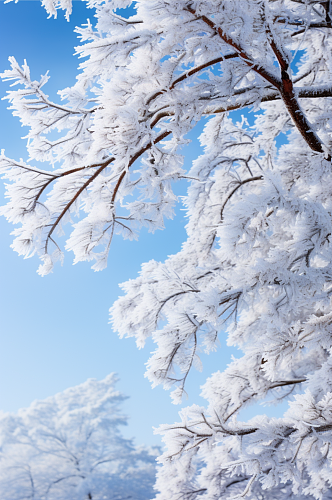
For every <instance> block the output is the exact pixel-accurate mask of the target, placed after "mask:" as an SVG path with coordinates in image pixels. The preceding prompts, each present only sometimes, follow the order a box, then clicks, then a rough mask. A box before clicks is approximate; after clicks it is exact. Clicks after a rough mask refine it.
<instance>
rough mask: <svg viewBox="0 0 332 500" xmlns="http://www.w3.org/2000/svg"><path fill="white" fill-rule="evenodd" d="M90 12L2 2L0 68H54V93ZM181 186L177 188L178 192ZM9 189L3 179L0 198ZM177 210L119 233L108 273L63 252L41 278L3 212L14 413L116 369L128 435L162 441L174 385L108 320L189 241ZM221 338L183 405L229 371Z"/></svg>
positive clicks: (9, 125)
mask: <svg viewBox="0 0 332 500" xmlns="http://www.w3.org/2000/svg"><path fill="white" fill-rule="evenodd" d="M88 17H89V18H90V20H91V21H93V10H89V9H86V7H85V3H84V2H80V1H74V6H73V14H72V16H71V19H70V22H67V21H66V20H65V19H64V16H63V13H62V12H61V11H59V14H58V19H56V20H54V19H47V15H46V12H45V11H44V9H43V8H42V7H41V4H40V2H38V1H20V2H19V3H18V4H14V3H9V4H4V3H3V1H0V51H1V52H0V72H2V71H4V70H5V69H7V68H8V67H9V64H8V61H7V59H8V56H11V55H13V56H15V57H16V59H17V60H18V62H20V63H23V60H24V59H26V60H27V62H28V64H29V66H30V70H31V75H32V77H33V78H35V79H39V77H40V75H41V74H44V73H46V71H47V70H49V72H50V76H51V79H50V81H49V83H48V84H47V86H45V87H44V91H45V92H46V93H47V94H49V96H50V97H51V98H52V99H53V100H56V99H57V95H56V91H57V90H58V89H62V88H65V87H68V86H70V85H72V84H74V82H75V76H76V74H77V66H78V62H79V61H78V60H77V58H76V57H74V56H73V52H74V46H75V45H78V41H77V38H76V34H75V33H73V30H74V28H75V26H77V25H80V24H82V23H85V22H86V19H87V18H88ZM8 89H9V84H8V82H7V83H3V82H0V95H1V96H3V95H5V93H6V90H8ZM7 106H8V103H7V101H0V117H1V119H0V138H1V140H0V148H1V149H3V148H4V149H5V151H6V155H7V156H9V157H13V158H15V159H19V158H23V159H27V154H26V149H25V142H26V141H25V140H22V139H21V137H22V136H24V135H25V134H26V129H24V128H21V126H20V122H19V120H18V118H13V117H12V115H11V113H10V111H8V110H7V109H6V108H7ZM197 134H198V132H197V131H196V132H195V134H193V138H195V136H197ZM194 144H195V145H194V146H190V147H187V148H186V150H184V151H183V152H184V154H185V155H186V165H187V167H188V168H189V167H190V164H191V161H192V159H193V158H195V157H196V156H197V155H198V154H199V148H198V145H197V141H195V143H194ZM183 189H184V186H179V187H178V192H179V193H181V190H182V192H183ZM3 192H4V190H3V185H2V184H0V197H1V205H2V204H3ZM180 208H181V207H179V209H178V211H177V217H176V219H175V220H173V221H168V223H167V224H166V229H165V230H164V231H159V232H158V233H156V234H154V235H151V234H148V233H147V232H146V231H145V232H144V231H143V232H142V234H141V237H140V239H139V241H138V242H128V241H123V240H122V239H121V238H120V237H118V238H117V239H115V241H114V242H113V247H112V250H111V254H110V260H109V266H108V268H107V269H106V270H105V271H103V272H101V273H94V272H93V271H92V270H91V269H90V266H89V265H88V264H82V263H81V264H78V265H76V266H73V265H72V255H70V254H68V253H67V254H66V257H65V263H64V265H63V267H61V266H60V265H58V266H56V269H55V271H54V273H53V274H51V275H49V276H47V277H45V278H41V277H40V276H38V275H37V273H36V269H37V267H38V264H39V263H38V259H37V258H32V259H29V260H23V259H22V258H21V257H18V256H17V254H15V253H14V252H13V251H12V250H11V249H10V244H11V240H12V236H10V232H11V231H12V230H13V227H12V226H10V225H9V224H8V223H7V222H6V220H5V219H4V218H0V234H1V239H0V277H1V284H2V286H1V291H0V308H1V320H0V409H1V410H4V411H16V410H17V409H18V408H21V407H26V406H28V405H30V403H31V402H32V401H33V400H35V399H43V398H46V397H48V396H51V395H53V394H55V393H56V392H59V391H63V390H64V389H66V388H68V387H70V386H73V385H76V384H79V383H82V382H84V381H85V380H86V379H87V378H90V377H94V378H97V379H101V378H103V377H105V376H106V375H107V374H108V373H110V372H117V373H118V375H119V377H120V383H119V385H118V388H119V389H120V390H121V391H122V392H123V393H125V394H126V395H128V396H130V399H129V400H128V401H127V402H126V404H125V406H124V410H125V412H126V413H127V414H128V415H129V416H130V421H129V426H128V427H127V428H126V430H124V433H125V435H126V436H128V437H129V436H134V437H135V438H136V441H137V443H146V444H159V443H160V438H159V436H154V435H153V434H152V427H153V426H154V427H157V426H158V425H159V424H161V423H172V422H174V421H175V420H177V413H178V411H179V409H180V408H179V407H178V406H174V405H172V404H171V400H170V397H169V393H168V392H166V391H164V390H163V389H161V388H156V389H154V390H152V389H151V387H150V384H149V382H148V381H147V379H145V378H144V371H145V367H144V363H145V362H146V361H147V359H148V357H149V352H151V350H153V348H154V346H153V344H152V343H150V344H149V345H147V347H146V348H145V349H144V350H141V351H139V350H138V349H137V348H136V346H135V343H134V340H133V339H125V340H119V339H118V337H117V335H116V334H115V333H114V332H113V331H112V329H111V327H110V325H109V324H108V309H109V307H110V306H111V305H112V303H113V302H114V301H115V300H116V298H117V297H118V295H119V294H120V293H121V291H120V289H119V287H118V283H121V282H123V281H126V280H127V279H129V278H134V277H136V276H137V273H138V271H139V270H140V265H141V263H142V262H145V261H148V260H150V259H152V258H154V259H156V260H164V259H165V258H166V257H167V255H170V254H172V253H175V252H177V251H178V250H179V249H180V246H181V242H182V241H183V240H184V238H185V230H184V226H185V218H184V212H183V211H181V210H180ZM220 340H221V348H220V349H219V350H218V351H217V353H214V354H211V355H210V356H205V355H203V356H202V360H203V366H204V370H203V373H201V374H200V373H197V372H195V373H192V374H191V377H190V378H189V381H188V385H187V388H188V392H189V399H188V400H187V401H185V402H184V405H185V406H187V405H188V404H193V403H198V404H204V400H203V399H201V398H200V397H199V393H200V389H199V386H200V385H201V384H202V383H203V382H204V381H205V379H206V377H207V376H208V375H209V374H210V373H212V372H214V371H216V370H218V369H220V370H223V369H224V368H225V366H226V363H228V362H229V361H230V355H231V354H232V353H234V354H236V353H235V351H234V350H231V349H230V348H227V347H226V345H225V341H224V335H223V334H221V337H220ZM247 415H248V416H249V415H252V412H249V413H247Z"/></svg>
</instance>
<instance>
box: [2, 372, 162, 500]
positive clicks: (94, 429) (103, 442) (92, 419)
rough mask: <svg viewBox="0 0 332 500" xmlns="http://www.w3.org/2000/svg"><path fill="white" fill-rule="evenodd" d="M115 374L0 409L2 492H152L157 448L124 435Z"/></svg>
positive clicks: (15, 495)
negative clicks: (25, 404) (23, 405)
mask: <svg viewBox="0 0 332 500" xmlns="http://www.w3.org/2000/svg"><path fill="white" fill-rule="evenodd" d="M115 382H116V377H114V374H111V375H109V376H108V377H106V378H105V379H104V380H102V381H100V382H98V381H96V380H94V379H89V380H87V382H85V383H84V384H81V385H78V386H77V387H72V388H70V389H67V390H66V391H64V392H62V393H60V394H57V395H56V396H53V397H50V398H47V399H45V400H42V401H35V402H34V403H33V404H32V405H31V406H30V407H29V408H26V409H22V410H20V411H19V412H18V414H12V413H2V414H1V415H0V446H1V451H0V496H1V500H24V499H34V498H35V499H36V500H37V499H38V500H42V499H45V500H46V499H47V500H85V499H93V500H102V499H104V498H107V499H113V500H122V499H128V498H133V499H137V500H148V499H149V498H152V497H153V484H154V480H155V454H154V450H149V449H145V448H142V447H141V448H137V447H136V448H135V447H134V445H133V443H132V441H131V440H129V439H124V438H123V437H122V436H121V434H120V431H119V425H123V424H125V423H126V418H125V417H124V416H123V415H121V414H120V412H119V408H118V406H119V403H121V402H122V401H123V400H124V399H125V398H124V396H122V395H121V394H120V393H119V392H118V391H116V390H115V389H114V383H115Z"/></svg>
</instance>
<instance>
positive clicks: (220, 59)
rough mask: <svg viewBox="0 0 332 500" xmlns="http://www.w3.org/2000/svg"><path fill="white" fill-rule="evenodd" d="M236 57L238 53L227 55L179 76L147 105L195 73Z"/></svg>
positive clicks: (159, 91)
mask: <svg viewBox="0 0 332 500" xmlns="http://www.w3.org/2000/svg"><path fill="white" fill-rule="evenodd" d="M234 57H239V55H238V53H237V52H236V53H234V54H226V55H225V56H220V57H216V58H215V59H212V60H211V61H208V62H206V63H204V64H201V65H200V66H196V67H195V68H192V69H190V70H189V71H186V72H185V73H183V74H182V75H181V76H179V77H178V78H177V79H176V80H174V81H173V83H171V85H170V86H169V88H168V89H163V90H158V92H156V93H155V94H153V95H152V96H151V97H149V99H148V100H147V101H146V105H147V106H148V105H149V104H150V103H151V102H152V101H154V100H155V99H156V98H157V97H159V96H160V95H162V94H165V93H166V92H167V91H168V90H173V89H174V87H175V85H177V84H178V83H180V82H182V81H183V80H186V78H189V77H190V76H192V75H194V74H195V73H198V72H199V71H201V70H202V69H205V68H208V67H209V66H213V65H214V64H217V63H220V62H223V61H224V60H225V59H232V58H234Z"/></svg>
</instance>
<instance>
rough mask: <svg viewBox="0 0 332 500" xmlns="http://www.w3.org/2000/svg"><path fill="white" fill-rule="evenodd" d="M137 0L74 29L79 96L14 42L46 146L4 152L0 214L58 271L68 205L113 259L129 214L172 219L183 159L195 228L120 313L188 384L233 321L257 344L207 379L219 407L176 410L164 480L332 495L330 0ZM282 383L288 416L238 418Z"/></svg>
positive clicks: (70, 216) (127, 327) (164, 493)
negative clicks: (40, 70)
mask: <svg viewBox="0 0 332 500" xmlns="http://www.w3.org/2000/svg"><path fill="white" fill-rule="evenodd" d="M130 4H131V2H130V1H111V0H110V1H107V2H105V3H103V2H91V7H93V8H95V9H96V16H97V21H96V24H95V25H92V24H90V23H88V24H87V25H86V26H84V27H81V28H78V29H77V32H78V33H79V35H80V37H81V40H82V44H81V45H80V46H79V47H78V48H77V53H78V54H79V55H80V56H81V57H83V58H85V60H84V62H83V63H82V64H81V66H80V70H81V71H80V73H79V75H78V80H77V83H76V85H75V86H74V87H72V88H67V89H65V90H63V91H61V92H60V96H61V98H62V100H63V101H65V104H61V103H60V104H59V103H53V102H51V101H50V100H49V98H48V97H47V95H46V94H45V93H44V92H43V90H42V87H43V86H44V85H45V84H46V81H47V78H48V77H47V76H44V77H42V79H41V80H40V81H39V82H36V81H33V80H32V79H31V78H30V72H29V68H28V66H27V64H26V63H25V64H24V65H23V66H22V67H21V66H20V65H19V64H18V63H17V62H16V61H15V60H14V59H13V58H12V59H11V60H10V62H11V69H9V70H7V71H5V72H4V73H3V74H2V76H3V78H4V79H7V80H9V81H13V85H16V84H19V85H20V90H12V91H10V92H9V93H8V96H7V98H8V100H9V102H10V103H11V109H12V110H13V112H14V114H15V115H17V116H19V117H20V119H21V121H22V123H23V124H25V125H29V126H30V132H29V135H28V151H29V155H30V159H31V161H30V162H29V163H27V164H25V163H23V162H17V161H16V160H13V159H9V158H7V157H6V156H5V155H4V154H3V155H2V157H1V168H2V171H3V174H4V177H5V178H7V179H8V180H9V184H8V187H7V190H8V192H7V194H8V197H9V198H10V201H9V203H8V205H7V206H6V207H5V208H3V214H4V215H5V216H6V217H7V218H8V220H10V221H11V222H14V223H20V224H21V226H20V227H19V228H18V229H16V230H15V233H16V240H15V242H14V245H13V247H14V249H15V250H16V251H18V252H19V253H20V254H22V255H24V256H25V257H28V256H32V255H34V254H36V253H37V254H39V255H40V257H41V259H42V261H43V264H42V266H41V267H40V269H39V272H40V274H42V275H43V274H47V273H48V272H50V271H51V270H52V268H53V264H54V262H55V260H57V259H59V258H62V250H61V243H60V241H59V240H58V237H57V236H60V235H61V232H62V228H63V226H64V225H65V224H72V225H73V231H72V233H71V235H70V236H69V238H68V240H67V243H66V248H67V249H68V250H72V251H73V252H74V254H75V262H78V261H84V260H95V263H94V265H93V269H95V270H100V269H103V268H104V267H105V266H106V261H107V254H108V250H109V247H110V244H111V241H112V238H113V236H114V234H122V235H123V236H124V237H125V238H136V237H137V235H138V231H139V229H140V228H141V227H142V226H146V227H148V229H149V230H150V231H154V230H156V229H160V228H163V225H164V218H167V217H172V216H173V210H174V205H175V203H176V201H177V197H176V196H175V194H174V192H173V190H172V186H173V184H174V183H175V182H176V181H177V180H179V179H182V178H184V177H185V178H187V180H188V193H187V196H186V198H185V205H186V208H187V214H188V225H187V235H188V238H187V241H185V242H184V244H183V247H182V249H181V251H180V252H179V253H178V254H176V255H173V256H171V257H169V258H168V259H167V260H166V262H165V263H158V262H155V261H150V262H148V263H146V264H144V265H143V266H142V271H141V274H140V276H139V277H138V278H136V279H134V280H131V281H129V282H127V283H125V284H123V290H124V292H125V295H124V296H123V297H121V298H120V299H119V300H118V301H117V302H116V303H115V305H114V306H113V308H112V316H113V323H114V326H115V328H116V329H117V330H118V331H119V333H120V335H122V336H132V337H135V338H136V341H137V344H138V346H139V347H142V346H143V345H144V343H145V341H146V339H147V338H148V337H152V338H153V340H154V341H155V342H156V344H157V349H156V351H155V352H154V353H153V355H152V357H151V359H150V361H149V363H148V369H147V376H148V378H149V379H150V380H151V382H152V384H153V385H157V384H163V386H164V387H165V388H167V389H168V388H170V387H174V391H173V393H172V396H173V399H174V401H175V402H179V401H180V400H181V397H182V395H183V393H184V391H185V382H186V380H187V377H188V374H189V373H190V370H191V369H192V367H193V366H196V367H198V368H199V364H200V360H199V357H198V354H199V352H200V351H202V350H204V351H205V352H207V353H209V352H211V351H213V350H215V349H216V348H217V346H218V335H219V334H220V333H221V332H222V333H221V334H222V335H225V333H224V332H226V333H227V342H228V343H229V345H234V346H237V347H239V348H240V349H241V350H242V351H243V356H242V357H240V358H239V359H234V360H233V361H232V362H231V364H230V365H229V366H228V368H227V369H226V370H225V371H224V372H223V373H216V374H214V375H213V376H212V377H211V378H209V379H208V380H207V382H206V384H205V385H204V387H203V395H204V397H205V398H206V399H207V400H208V404H209V406H208V407H207V408H201V407H196V406H193V407H191V408H188V409H186V410H183V411H182V413H181V422H179V423H177V424H175V425H170V426H162V427H161V430H160V432H162V433H164V434H165V438H164V439H165V441H166V443H167V447H168V449H167V451H166V452H165V454H164V455H163V457H162V458H161V461H162V463H163V467H162V468H161V470H160V472H159V479H158V488H159V490H160V495H159V497H158V498H159V500H164V499H165V500H166V499H167V500H168V499H170V498H171V499H173V498H174V499H180V498H184V499H188V500H189V499H190V500H191V499H194V498H196V497H198V496H199V497H200V498H201V499H202V500H212V499H213V500H214V499H219V498H232V497H234V495H240V496H248V497H251V498H264V499H271V500H272V499H276V498H280V499H283V500H286V499H289V498H292V497H294V498H298V499H302V498H304V497H310V496H311V497H315V498H317V499H324V500H327V499H328V498H331V495H332V481H331V478H332V451H331V450H330V443H331V439H332V410H331V408H332V407H331V394H332V375H331V363H332V361H331V352H332V351H331V349H332V342H331V323H332V313H331V291H332V269H331V234H332V223H331V211H332V204H331V187H330V186H331V183H332V175H331V146H332V136H331V128H332V120H331V116H332V101H331V97H332V86H331V81H332V60H331V49H332V31H331V30H332V24H331V17H332V6H331V2H330V1H315V0H243V1H242V0H241V2H240V1H239V2H235V1H234V0H218V1H215V0H214V1H199V0H193V1H188V0H180V1H176V2H175V1H173V2H169V1H166V0H139V1H137V2H136V3H135V9H136V14H135V15H134V16H132V17H129V18H125V17H121V16H119V15H118V13H117V11H116V9H118V8H120V7H121V8H123V7H126V6H128V5H130ZM56 6H57V2H55V3H53V2H50V3H48V4H47V5H46V8H47V9H48V12H49V13H50V14H54V12H55V10H54V9H55V8H56ZM60 6H61V7H66V8H68V9H69V12H70V6H69V5H68V6H67V4H66V5H65V4H61V5H60ZM235 110H242V113H243V117H242V120H240V121H237V122H236V120H237V118H234V115H233V114H232V113H231V112H232V111H235ZM249 111H251V112H253V113H252V114H249ZM201 120H206V125H205V129H204V132H203V134H202V135H201V137H200V142H201V146H202V148H203V154H202V155H201V156H199V157H198V158H197V159H196V160H195V161H194V163H193V166H192V169H191V170H190V172H186V171H185V170H184V168H183V158H182V156H181V154H180V152H181V151H180V150H181V146H183V145H184V144H186V143H187V141H188V140H187V138H186V134H187V133H188V132H189V131H191V130H192V129H193V127H194V126H195V124H197V123H198V122H200V121H201ZM281 139H282V140H281ZM276 141H277V142H276ZM277 144H278V146H277ZM33 160H38V161H44V162H48V163H49V164H51V165H53V164H54V165H56V168H55V169H45V170H43V169H40V168H37V167H34V166H33ZM129 195H134V196H133V198H131V200H130V201H128V198H127V196H129ZM75 216H78V219H77V221H75V219H74V217H75ZM293 396H295V397H293ZM266 397H270V398H272V399H274V400H275V401H276V402H279V401H287V400H289V401H290V403H289V409H288V411H287V413H286V414H285V415H284V417H283V418H279V419H269V418H267V417H264V418H263V417H259V418H258V417H257V418H255V419H252V421H250V422H248V423H243V422H240V421H239V420H238V414H239V411H240V410H241V409H242V408H244V407H246V406H248V405H250V404H252V403H255V402H258V401H262V400H264V399H265V398H266Z"/></svg>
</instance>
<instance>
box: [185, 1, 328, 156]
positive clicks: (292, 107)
mask: <svg viewBox="0 0 332 500" xmlns="http://www.w3.org/2000/svg"><path fill="white" fill-rule="evenodd" d="M187 10H188V11H189V12H190V13H191V14H193V15H194V16H195V17H196V19H202V21H204V22H205V23H206V24H207V25H208V26H209V27H210V28H212V29H213V30H214V31H215V32H216V33H218V34H219V36H220V38H221V39H222V40H223V41H224V42H225V43H227V44H228V45H230V46H231V47H233V48H234V49H235V50H236V51H237V53H238V54H239V57H241V59H242V60H243V61H244V62H245V63H246V64H248V66H250V68H251V69H252V70H253V71H255V72H256V73H257V74H258V75H260V76H261V77H262V78H264V80H266V81H268V82H269V83H270V84H271V85H273V86H274V87H275V88H276V89H277V90H278V91H279V92H280V94H281V97H282V99H283V101H284V103H285V106H286V108H287V111H288V112H289V114H290V116H291V118H292V120H293V122H294V124H295V126H296V127H297V129H298V130H299V132H300V134H301V135H302V137H303V138H304V140H305V142H306V143H307V144H308V146H309V147H310V148H311V149H312V150H313V151H315V152H317V153H323V152H324V150H323V147H322V143H321V141H320V139H319V138H318V137H317V135H316V134H315V133H314V132H313V130H312V128H311V124H310V123H309V121H308V120H307V118H306V116H305V115H304V113H303V111H302V109H301V108H300V106H299V103H298V102H297V99H296V95H295V92H294V87H293V82H292V80H291V79H290V77H289V74H288V66H289V65H288V61H287V60H286V58H285V57H284V55H283V54H282V52H281V51H280V50H279V49H278V48H277V45H276V43H275V41H274V39H273V35H272V33H271V31H270V29H269V28H268V27H267V28H266V32H267V35H268V39H269V42H270V45H271V48H272V50H273V52H274V54H275V56H276V58H277V60H278V62H279V65H280V68H281V80H279V79H277V78H276V77H275V76H273V75H271V74H270V73H269V72H268V71H267V70H266V69H264V68H263V67H262V66H260V65H257V64H255V63H254V62H253V61H252V59H251V58H250V57H249V56H248V55H247V54H246V53H245V51H244V50H243V49H242V47H241V46H240V45H239V44H238V43H237V42H235V41H234V40H233V39H232V38H231V37H230V36H228V35H227V34H226V33H225V32H224V31H223V30H222V29H221V27H217V26H216V25H215V24H214V22H213V21H211V19H209V18H208V17H206V16H204V15H203V16H199V17H198V16H196V11H195V10H194V9H193V8H192V7H190V6H189V7H187ZM327 159H328V161H330V160H331V156H330V155H329V156H328V158H327Z"/></svg>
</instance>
